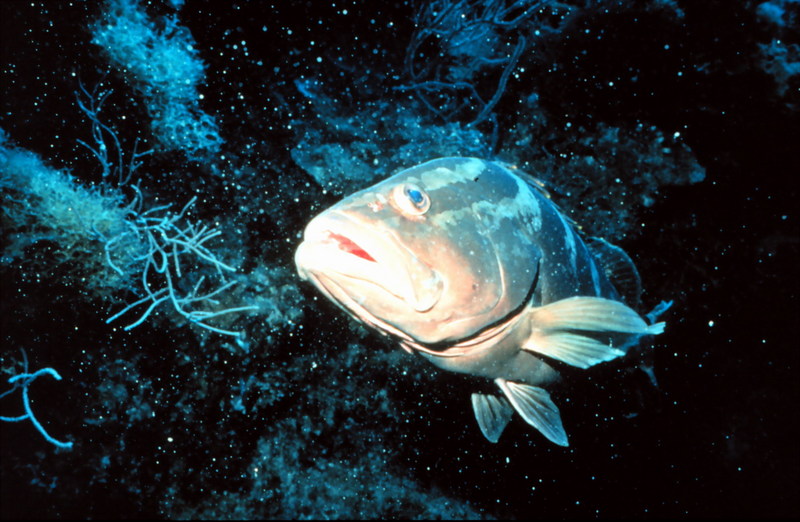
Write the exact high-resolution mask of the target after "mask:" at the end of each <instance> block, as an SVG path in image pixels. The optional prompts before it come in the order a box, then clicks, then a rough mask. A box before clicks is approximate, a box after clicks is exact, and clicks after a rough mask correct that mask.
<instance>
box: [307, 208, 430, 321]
mask: <svg viewBox="0 0 800 522" xmlns="http://www.w3.org/2000/svg"><path fill="white" fill-rule="evenodd" d="M332 236H339V237H342V238H344V240H345V241H347V242H350V243H352V244H353V245H355V246H356V247H357V248H358V249H360V250H362V251H363V252H364V253H365V254H366V255H367V256H369V257H370V258H371V259H372V260H369V259H366V258H365V257H363V256H361V255H359V254H356V253H354V252H352V251H349V250H348V249H345V248H341V242H340V241H339V240H337V239H336V238H335V237H334V238H332ZM331 239H333V242H332V241H331ZM334 242H336V244H335V245H334ZM303 243H304V244H309V245H317V246H318V247H321V246H322V245H326V244H328V245H331V246H330V248H329V249H328V251H326V259H327V260H329V261H338V262H333V263H331V264H330V265H328V266H325V265H324V264H323V266H315V267H311V268H310V269H308V268H307V267H304V268H303V269H301V270H300V271H301V275H303V272H304V271H305V272H317V273H321V274H324V275H325V277H327V278H328V279H331V275H332V274H333V273H335V274H337V276H338V277H342V278H349V279H354V280H357V281H359V282H361V283H367V284H370V285H372V286H375V287H377V288H379V289H381V290H382V291H383V292H385V293H387V294H389V295H392V296H393V297H395V298H397V299H400V300H401V301H404V302H405V303H407V304H408V305H410V306H412V307H413V308H414V309H415V310H416V311H417V312H426V311H428V310H430V309H431V308H432V307H433V306H434V305H435V304H436V302H438V300H439V298H440V296H441V288H438V293H437V292H436V291H434V292H428V293H427V294H424V295H423V297H422V298H421V297H419V296H418V295H417V294H418V292H416V290H417V289H416V288H415V285H414V278H413V277H412V275H411V273H410V270H411V268H410V267H411V266H413V265H416V266H421V265H422V262H421V261H420V260H419V259H418V258H417V257H416V256H415V255H414V254H413V252H411V251H410V250H408V248H406V247H405V246H404V245H403V244H402V242H400V241H398V239H397V237H396V236H395V234H394V233H393V232H392V231H391V230H388V229H380V228H376V227H375V226H374V225H373V224H372V223H371V222H364V221H363V220H360V219H359V218H358V216H354V215H351V214H350V213H347V212H343V211H341V210H332V211H329V212H327V213H324V214H320V215H319V216H317V217H316V218H314V219H313V220H311V222H310V223H309V224H308V226H307V227H306V230H305V232H304V234H303ZM301 248H302V245H301ZM299 251H300V249H298V252H299ZM296 259H297V256H296ZM298 266H299V265H298ZM424 268H425V270H427V271H428V272H429V273H430V277H429V278H428V280H425V282H426V283H430V282H432V284H434V285H439V286H441V284H442V283H441V279H442V278H441V276H440V275H439V274H438V272H436V271H435V270H434V269H433V268H431V267H430V266H429V265H427V264H425V265H424ZM429 280H430V281H429ZM337 285H338V284H337ZM338 286H339V287H342V285H338Z"/></svg>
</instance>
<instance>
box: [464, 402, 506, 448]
mask: <svg viewBox="0 0 800 522" xmlns="http://www.w3.org/2000/svg"><path fill="white" fill-rule="evenodd" d="M472 409H473V410H474V411H475V419H477V421H478V426H479V427H480V428H481V433H483V436H484V437H486V439H487V440H489V442H497V440H498V439H499V438H500V435H501V434H502V433H503V430H504V429H506V426H507V425H508V422H509V421H510V420H511V416H512V415H513V414H514V409H513V408H512V407H511V406H510V405H509V404H508V401H507V400H506V399H505V398H503V397H497V396H494V395H484V394H483V393H473V394H472Z"/></svg>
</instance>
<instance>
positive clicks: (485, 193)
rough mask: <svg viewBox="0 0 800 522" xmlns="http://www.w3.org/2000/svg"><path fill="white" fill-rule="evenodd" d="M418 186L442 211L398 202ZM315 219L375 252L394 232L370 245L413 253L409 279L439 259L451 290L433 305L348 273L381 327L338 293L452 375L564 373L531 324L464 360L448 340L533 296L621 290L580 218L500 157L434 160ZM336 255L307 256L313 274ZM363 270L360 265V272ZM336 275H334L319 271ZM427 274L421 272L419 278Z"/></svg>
mask: <svg viewBox="0 0 800 522" xmlns="http://www.w3.org/2000/svg"><path fill="white" fill-rule="evenodd" d="M407 183H413V184H414V185H416V186H418V187H420V188H421V189H423V190H425V191H426V192H427V194H428V196H429V197H430V201H431V206H430V209H429V210H428V211H427V212H426V213H425V214H424V215H422V216H407V215H404V214H403V213H402V212H399V211H398V209H397V208H396V207H395V206H394V205H392V204H391V198H392V191H393V190H395V187H398V186H402V185H403V184H407ZM315 220H316V221H320V222H324V223H325V226H326V227H328V228H332V229H336V230H338V231H341V233H342V234H343V235H346V236H348V237H349V238H350V239H352V240H353V241H355V243H358V244H360V245H362V246H364V248H365V249H366V250H367V251H371V249H370V248H368V247H367V246H365V245H366V244H367V243H368V242H367V241H366V240H365V238H366V236H377V237H383V238H392V242H391V243H392V244H390V245H380V246H376V245H370V247H371V248H372V249H373V250H372V252H373V253H374V250H375V249H379V248H380V249H385V250H393V251H392V252H390V253H388V254H386V255H385V257H387V258H392V259H400V258H403V259H408V260H410V261H408V262H406V264H407V265H409V266H411V267H412V268H411V269H409V270H408V271H409V272H411V273H412V275H411V276H410V277H409V280H414V279H415V276H414V275H413V274H415V273H420V272H423V271H424V270H426V269H427V268H428V267H430V268H431V269H432V270H433V271H435V272H437V273H438V274H439V276H440V277H441V280H442V282H443V286H444V288H443V291H442V293H441V296H440V297H439V299H438V301H437V302H436V303H435V304H434V305H433V306H432V307H431V308H430V309H427V310H425V311H422V312H417V311H415V310H414V309H413V306H412V305H411V304H410V303H408V302H407V301H404V300H402V299H396V298H394V297H389V296H386V295H381V293H380V292H379V290H380V289H379V288H377V287H375V286H374V285H372V284H369V285H365V284H363V283H361V282H360V281H359V282H356V281H354V280H353V279H350V278H342V279H340V280H339V285H341V286H342V287H345V288H343V290H342V291H344V292H346V293H348V294H349V296H350V297H355V301H358V302H360V304H361V306H363V307H364V308H365V309H367V311H368V313H369V315H370V316H375V317H377V318H378V319H379V320H380V322H379V323H376V321H374V320H370V318H365V313H364V311H362V310H355V311H354V310H353V309H352V308H349V307H348V305H347V304H344V303H343V301H346V300H345V299H342V297H341V296H340V295H333V296H331V293H329V296H331V297H332V299H334V300H335V301H336V302H337V303H338V304H339V305H340V306H342V307H343V308H344V309H346V310H347V311H348V312H350V313H352V314H354V315H355V316H356V317H357V318H360V319H361V320H363V321H365V322H367V323H368V324H371V325H372V326H373V327H375V328H377V329H378V330H381V331H383V332H384V333H386V332H387V328H385V327H383V323H386V324H388V325H390V327H391V328H389V329H388V331H389V333H391V334H394V335H395V336H398V337H400V340H401V342H402V344H403V345H404V346H405V347H407V348H410V349H414V350H419V351H422V352H423V354H424V355H425V356H426V357H427V358H428V359H430V360H431V361H432V362H433V363H434V364H436V365H437V366H440V367H442V368H445V369H448V370H451V371H457V372H462V373H469V374H473V375H481V376H485V377H489V378H495V377H503V378H506V379H516V380H519V381H521V382H527V383H529V384H542V383H545V382H549V381H552V380H553V379H554V377H555V376H554V375H553V373H552V371H551V370H550V367H549V365H546V364H545V363H544V362H543V361H542V360H541V359H540V358H539V357H537V356H535V355H532V354H531V353H529V352H523V351H521V350H520V348H519V347H520V345H521V344H522V342H523V341H524V340H525V339H526V338H527V335H529V333H530V330H529V329H528V328H527V327H526V325H524V324H511V325H510V326H509V328H507V329H505V330H504V331H503V332H502V333H499V334H498V335H496V336H494V337H492V338H490V339H488V340H487V341H486V342H484V343H480V345H479V346H476V347H475V349H473V350H471V352H472V353H470V354H466V353H462V352H463V351H464V350H461V351H460V352H459V356H458V357H452V356H448V355H452V354H453V353H455V352H450V353H448V352H447V350H446V348H448V347H449V346H453V345H456V344H457V343H458V342H459V341H462V340H463V339H467V338H470V337H472V336H474V335H475V334H477V333H478V332H480V331H481V330H483V329H485V328H486V327H488V326H490V325H495V324H497V323H500V322H504V321H507V320H509V319H510V320H512V322H513V319H515V318H516V317H519V315H520V314H521V313H522V312H523V311H524V305H525V304H526V303H524V302H523V301H524V300H525V299H526V298H530V301H529V303H528V304H529V305H531V306H540V305H543V304H548V303H550V302H553V301H557V300H560V299H563V298H565V297H570V296H575V295H584V296H602V297H608V298H616V297H617V294H616V292H615V290H614V288H613V286H612V285H611V284H610V283H609V282H608V280H607V279H606V278H605V276H604V275H603V273H602V270H599V269H598V267H597V266H596V264H595V261H594V259H593V257H592V255H591V254H590V252H589V250H588V249H587V247H586V245H585V244H584V243H583V241H582V240H581V238H580V237H579V236H578V234H576V233H575V231H574V229H573V227H572V225H571V224H570V222H569V221H568V220H567V219H565V218H564V217H563V215H562V214H561V212H560V211H559V210H558V208H557V207H556V206H555V205H554V204H553V203H552V202H551V201H550V199H549V198H547V197H546V195H545V193H544V192H543V191H542V190H541V189H539V188H538V186H537V185H536V182H535V180H532V179H530V178H528V177H527V176H526V175H524V174H522V173H519V172H516V171H514V170H511V169H508V168H506V167H503V166H501V165H499V164H496V163H492V162H487V161H484V160H480V159H474V158H442V159H438V160H433V161H430V162H427V163H424V164H422V165H419V166H416V167H413V168H410V169H407V170H404V171H402V172H400V173H399V174H397V175H395V176H392V177H391V178H388V179H386V180H384V181H383V182H381V183H379V184H377V185H374V186H372V187H370V188H368V189H366V190H363V191H360V192H357V193H355V194H352V195H351V196H349V197H347V198H345V199H344V200H342V201H341V202H339V203H337V204H336V205H334V206H333V207H331V208H330V209H328V210H326V211H325V212H324V213H322V214H321V215H320V216H318V217H317V218H315ZM309 228H310V229H312V228H314V226H313V224H310V225H309ZM307 239H308V232H307ZM324 257H325V259H324V260H323V261H322V263H321V266H316V267H315V266H313V263H307V265H309V266H308V268H306V272H305V273H306V274H311V273H314V272H324V271H330V265H329V264H328V260H329V259H330V257H329V256H328V255H326V256H324ZM376 257H378V256H377V254H376ZM417 266H418V268H419V270H416V269H415V268H414V267H417ZM353 271H354V272H355V273H358V268H355V269H354V270H353ZM396 272H397V271H396ZM301 274H303V270H301ZM329 276H330V272H329V273H328V274H327V275H326V276H318V277H323V278H324V277H329ZM306 277H308V275H307V276H306ZM396 277H400V276H399V275H396ZM427 277H428V274H425V273H423V274H422V275H419V276H418V277H417V278H416V279H417V283H419V281H421V280H425V279H426V278H427ZM312 279H315V278H313V277H312ZM342 281H345V282H346V283H342ZM534 283H535V287H533V286H532V285H534ZM318 284H319V283H318ZM348 285H349V286H348ZM331 286H332V285H330V283H328V287H331ZM323 291H324V289H323ZM336 291H338V289H337V290H336ZM334 293H335V292H334ZM512 312H516V314H512ZM395 329H396V330H397V331H394V330H395ZM398 331H399V332H401V333H403V334H405V335H398ZM431 345H433V346H432V347H431ZM426 347H431V348H433V347H435V350H434V349H430V350H425V348H426ZM438 353H440V354H441V356H440V355H437V354H438Z"/></svg>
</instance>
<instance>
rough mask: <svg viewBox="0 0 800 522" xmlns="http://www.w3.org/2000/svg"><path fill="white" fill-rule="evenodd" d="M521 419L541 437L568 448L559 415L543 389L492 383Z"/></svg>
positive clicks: (511, 383)
mask: <svg viewBox="0 0 800 522" xmlns="http://www.w3.org/2000/svg"><path fill="white" fill-rule="evenodd" d="M494 382H495V383H496V384H497V385H498V386H499V387H500V389H501V390H502V391H503V394H505V396H506V398H507V399H508V401H509V402H510V403H511V405H512V406H513V407H514V409H515V410H516V411H517V413H519V414H520V416H522V418H523V419H524V420H525V422H527V423H528V424H530V425H531V426H533V427H534V428H536V429H537V430H539V432H541V434H542V435H544V436H545V437H547V438H548V439H549V440H550V441H551V442H553V443H555V444H558V445H559V446H565V447H566V446H569V441H568V440H567V433H566V432H565V431H564V426H563V425H562V424H561V414H560V413H559V411H558V406H556V405H555V404H554V403H553V401H552V400H551V399H550V394H549V393H547V391H546V390H544V389H543V388H539V387H537V386H531V385H529V384H520V383H516V382H512V381H507V380H505V379H495V381H494Z"/></svg>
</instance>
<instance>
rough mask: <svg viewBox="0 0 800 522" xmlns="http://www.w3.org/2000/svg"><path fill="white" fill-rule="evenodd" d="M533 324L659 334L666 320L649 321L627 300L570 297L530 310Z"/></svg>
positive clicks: (559, 328) (569, 328)
mask: <svg viewBox="0 0 800 522" xmlns="http://www.w3.org/2000/svg"><path fill="white" fill-rule="evenodd" d="M531 320H532V324H533V325H534V326H535V327H537V328H539V329H542V330H588V331H592V332H614V333H629V334H637V335H646V334H652V335H655V334H659V333H661V332H663V331H664V323H656V324H654V325H648V324H647V322H645V320H644V319H642V318H641V317H640V316H639V314H637V313H636V312H635V311H634V310H633V309H632V308H630V307H629V306H626V305H625V304H624V303H621V302H619V301H614V300H613V299H605V298H603V297H584V296H577V297H568V298H566V299H561V300H559V301H555V302H553V303H550V304H548V305H545V306H540V307H537V308H534V309H532V310H531Z"/></svg>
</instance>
